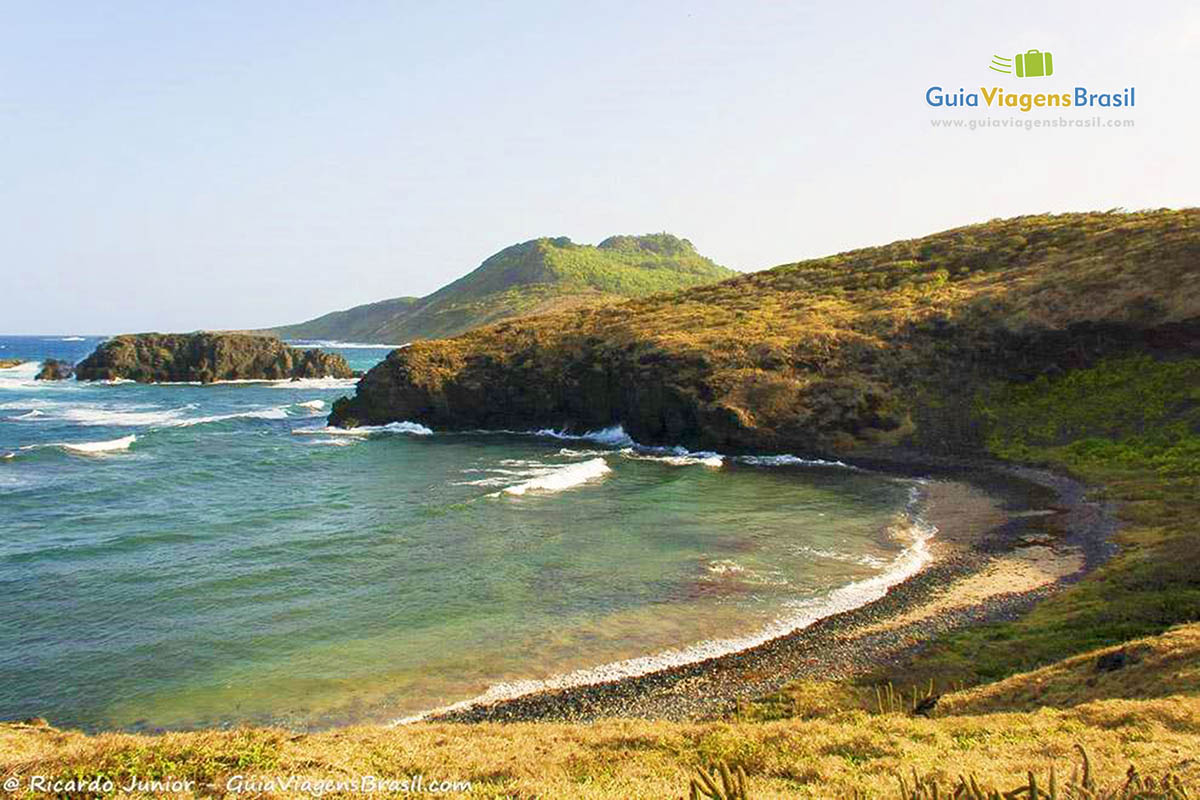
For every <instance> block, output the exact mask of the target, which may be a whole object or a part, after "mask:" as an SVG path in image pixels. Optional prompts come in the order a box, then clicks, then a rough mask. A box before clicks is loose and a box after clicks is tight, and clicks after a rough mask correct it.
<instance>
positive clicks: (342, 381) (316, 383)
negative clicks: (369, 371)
mask: <svg viewBox="0 0 1200 800" xmlns="http://www.w3.org/2000/svg"><path fill="white" fill-rule="evenodd" d="M267 385H268V386H269V387H270V388H272V389H353V388H354V387H355V386H357V385H358V378H299V379H297V380H285V381H267Z"/></svg>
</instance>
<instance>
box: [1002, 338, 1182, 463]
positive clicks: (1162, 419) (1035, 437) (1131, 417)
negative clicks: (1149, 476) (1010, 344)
mask: <svg viewBox="0 0 1200 800" xmlns="http://www.w3.org/2000/svg"><path fill="white" fill-rule="evenodd" d="M979 413H980V416H981V417H982V418H983V419H985V420H986V423H987V426H988V429H989V430H988V435H987V446H988V449H989V450H990V451H991V452H992V453H993V454H994V455H997V456H999V457H1000V458H1005V459H1009V460H1013V461H1035V460H1037V461H1052V462H1058V463H1062V464H1065V465H1067V466H1070V467H1074V468H1077V469H1078V468H1081V467H1117V468H1123V469H1150V470H1154V471H1156V472H1158V473H1159V474H1162V475H1165V476H1187V475H1193V476H1194V475H1200V433H1198V432H1200V359H1194V358H1188V359H1181V360H1177V361H1156V360H1154V359H1153V358H1151V357H1149V356H1147V355H1134V356H1128V357H1125V358H1118V359H1110V360H1105V361H1103V362H1101V363H1099V364H1097V365H1095V366H1093V367H1091V368H1089V369H1082V370H1074V371H1071V372H1069V373H1067V374H1066V375H1063V376H1061V377H1057V378H1047V377H1040V378H1038V379H1037V380H1034V381H1032V382H1029V383H1024V384H1013V385H1008V386H1005V387H1003V388H1002V389H1001V390H1000V391H998V392H996V393H994V394H993V395H991V396H990V397H988V398H987V399H986V400H985V399H983V398H982V397H981V399H980V402H979Z"/></svg>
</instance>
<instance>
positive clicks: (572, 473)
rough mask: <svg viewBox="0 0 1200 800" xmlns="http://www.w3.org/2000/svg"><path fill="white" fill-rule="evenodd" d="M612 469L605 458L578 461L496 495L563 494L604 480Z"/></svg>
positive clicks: (504, 489)
mask: <svg viewBox="0 0 1200 800" xmlns="http://www.w3.org/2000/svg"><path fill="white" fill-rule="evenodd" d="M610 472H612V469H611V468H610V467H609V466H608V463H607V462H606V461H605V460H604V459H603V458H593V459H589V460H588V461H577V462H575V463H573V464H564V465H562V466H561V467H555V468H553V469H550V470H548V471H546V472H545V473H543V474H541V475H536V476H535V477H532V478H529V479H528V480H525V481H522V482H521V483H517V484H514V485H512V486H505V487H504V488H503V489H501V490H500V492H496V495H499V494H501V493H503V494H512V495H523V494H525V493H527V492H535V491H536V492H547V493H550V492H561V491H563V490H565V489H570V488H572V487H575V486H579V485H580V484H582V483H587V482H588V481H593V480H596V479H598V478H602V477H604V476H605V475H607V474H608V473H610Z"/></svg>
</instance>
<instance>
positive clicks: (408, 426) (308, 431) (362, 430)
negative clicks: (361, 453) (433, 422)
mask: <svg viewBox="0 0 1200 800" xmlns="http://www.w3.org/2000/svg"><path fill="white" fill-rule="evenodd" d="M292 433H293V434H295V435H297V436H370V435H371V434H373V433H407V434H409V435H411V436H432V435H433V431H432V430H430V429H429V428H426V427H425V426H424V425H421V424H420V423H417V422H389V423H388V424H387V425H360V426H359V427H357V428H334V427H330V426H325V427H321V428H296V429H295V430H294V431H292Z"/></svg>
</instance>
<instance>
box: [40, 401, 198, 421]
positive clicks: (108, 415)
mask: <svg viewBox="0 0 1200 800" xmlns="http://www.w3.org/2000/svg"><path fill="white" fill-rule="evenodd" d="M143 408H146V407H145V406H126V407H124V408H99V407H94V406H76V407H74V408H68V409H65V410H63V411H62V412H61V413H60V414H58V415H57V416H58V417H59V418H61V419H64V420H66V421H67V422H73V423H75V424H76V425H105V426H114V427H152V426H166V425H172V424H179V422H180V421H181V420H183V419H185V417H184V415H185V414H186V413H187V412H188V411H190V410H192V409H194V408H196V406H195V405H194V404H189V405H186V406H180V407H179V408H168V409H161V408H160V409H155V410H153V411H140V410H137V409H143Z"/></svg>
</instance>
